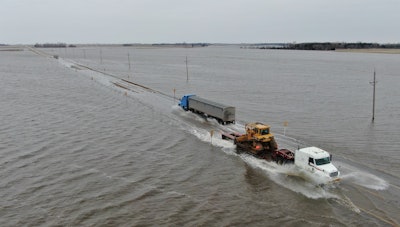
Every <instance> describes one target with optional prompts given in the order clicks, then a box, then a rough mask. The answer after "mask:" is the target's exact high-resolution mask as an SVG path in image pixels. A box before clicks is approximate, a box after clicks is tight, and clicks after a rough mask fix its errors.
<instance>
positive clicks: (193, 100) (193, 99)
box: [179, 94, 236, 124]
mask: <svg viewBox="0 0 400 227" xmlns="http://www.w3.org/2000/svg"><path fill="white" fill-rule="evenodd" d="M179 106H181V107H182V108H183V109H184V110H186V111H191V112H193V113H197V114H200V115H202V116H205V117H211V118H215V119H216V120H217V121H218V122H219V123H220V124H231V123H235V110H236V109H235V107H233V106H227V105H224V104H221V103H217V102H214V101H210V100H207V99H204V98H201V97H198V96H197V95H193V94H188V95H184V96H183V97H182V98H181V101H180V103H179Z"/></svg>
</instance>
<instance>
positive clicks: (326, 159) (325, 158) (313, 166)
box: [294, 147, 340, 182]
mask: <svg viewBox="0 0 400 227" xmlns="http://www.w3.org/2000/svg"><path fill="white" fill-rule="evenodd" d="M331 159H332V156H331V155H329V153H328V152H327V151H324V150H322V149H320V148H318V147H306V148H301V149H298V150H296V152H295V159H294V164H295V165H296V166H298V167H300V168H302V169H304V170H307V171H309V172H311V173H313V174H316V175H317V176H319V177H323V178H324V179H326V180H327V181H328V182H331V181H338V180H339V174H340V173H339V171H338V169H337V168H336V167H335V166H334V165H333V164H332V163H331Z"/></svg>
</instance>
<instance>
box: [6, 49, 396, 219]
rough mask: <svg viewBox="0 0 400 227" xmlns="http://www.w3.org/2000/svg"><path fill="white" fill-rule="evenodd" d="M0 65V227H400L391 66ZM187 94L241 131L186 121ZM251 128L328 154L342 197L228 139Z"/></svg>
mask: <svg viewBox="0 0 400 227" xmlns="http://www.w3.org/2000/svg"><path fill="white" fill-rule="evenodd" d="M54 56H57V58H54ZM186 59H187V63H188V64H187V66H188V67H187V70H186ZM0 62H1V63H0V80H1V83H0V93H1V94H0V105H1V107H2V111H1V124H0V163H1V164H0V173H1V176H2V177H3V179H2V181H1V183H0V195H1V197H2V198H3V199H2V201H1V202H0V208H1V209H0V225H1V226H21V225H32V226H40V225H42V226H54V225H67V226H91V225H96V226H102V225H104V226H110V225H111V226H136V225H138V226H139V225H140V226H142V225H144V226H147V225H156V226H159V225H166V226H182V225H184V226H199V225H203V226H227V225H229V226H244V225H251V226H306V225H307V226H324V225H331V226H399V223H400V218H399V216H398V213H399V212H400V208H399V207H400V203H399V201H400V155H399V152H400V142H399V140H398V139H399V138H400V132H399V130H398V128H399V127H400V121H399V119H400V111H399V110H400V102H399V100H400V90H399V89H398V85H399V84H400V75H399V72H400V64H399V63H400V58H399V56H398V55H388V54H376V53H375V54H362V53H347V52H312V51H289V50H287V51H286V50H280V51H279V50H254V49H253V50H252V49H240V48H238V47H236V46H210V47H204V48H153V47H152V48H138V47H104V46H103V47H96V46H92V47H79V48H58V49H38V50H34V51H33V50H31V49H29V48H23V49H22V50H20V51H0ZM374 70H376V73H377V80H378V84H377V95H376V102H377V103H376V118H375V121H374V122H371V117H372V86H371V85H370V83H369V82H370V81H371V80H372V78H373V72H374ZM121 79H123V80H121ZM127 81H128V82H127ZM130 82H131V83H130ZM174 90H175V94H174ZM187 93H193V94H197V95H199V96H201V97H204V98H207V99H211V100H214V101H217V102H221V103H225V104H229V105H232V106H235V107H236V118H237V122H236V124H235V125H229V126H222V125H219V124H217V122H216V121H214V120H205V119H203V118H201V117H199V116H197V115H194V114H192V113H188V112H185V111H183V110H182V109H181V108H180V107H178V106H177V99H178V98H180V97H181V96H182V95H184V94H187ZM174 97H175V99H174ZM253 121H261V122H264V123H267V124H270V125H271V126H272V132H273V133H274V134H275V135H276V138H277V140H278V144H279V146H280V147H287V148H290V149H294V148H296V147H298V146H309V145H313V146H317V147H320V148H322V149H324V150H327V151H329V152H330V153H332V154H333V163H334V164H335V165H336V166H337V167H338V168H339V170H340V171H341V176H342V180H341V182H340V184H338V185H334V186H330V187H323V188H321V187H317V186H315V185H313V184H312V183H310V182H309V181H306V180H304V179H302V178H298V177H293V176H291V175H290V173H292V172H293V171H296V170H295V169H293V166H279V165H276V164H275V163H270V162H266V161H262V160H259V159H256V158H254V157H252V156H249V155H246V154H237V153H236V152H235V150H236V149H235V146H234V145H233V144H232V143H230V142H229V141H224V140H221V139H220V137H219V134H218V131H219V130H226V129H229V130H237V131H240V130H243V127H244V124H245V123H247V122H253ZM285 121H287V122H288V127H287V128H286V129H285V135H284V128H283V125H284V122H285ZM211 130H214V131H215V132H216V133H215V134H214V135H213V137H212V138H211V137H210V131H211Z"/></svg>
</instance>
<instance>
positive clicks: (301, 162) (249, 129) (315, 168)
mask: <svg viewBox="0 0 400 227" xmlns="http://www.w3.org/2000/svg"><path fill="white" fill-rule="evenodd" d="M245 130H246V133H245V134H239V133H232V132H231V133H228V132H221V135H222V139H230V140H233V142H234V144H236V147H237V149H238V151H245V152H247V153H249V154H251V155H253V156H255V157H257V158H260V159H265V160H267V161H275V162H277V163H278V164H294V165H296V166H297V167H299V169H302V170H305V172H307V173H309V174H310V175H312V176H317V177H318V178H319V179H321V181H322V182H324V183H329V182H336V181H339V180H340V178H339V171H338V169H337V168H336V167H335V166H334V165H333V164H332V163H331V161H332V156H331V155H330V154H329V153H328V152H327V151H324V150H322V149H320V148H317V147H306V148H301V149H300V148H299V149H297V150H296V151H294V152H292V151H290V150H288V149H278V145H277V143H276V142H275V139H274V135H273V134H272V133H271V132H270V126H269V125H266V124H263V123H259V122H255V123H249V124H246V126H245Z"/></svg>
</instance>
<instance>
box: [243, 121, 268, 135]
mask: <svg viewBox="0 0 400 227" xmlns="http://www.w3.org/2000/svg"><path fill="white" fill-rule="evenodd" d="M269 128H270V126H269V125H266V124H263V123H259V122H256V123H249V124H247V125H246V132H247V133H252V134H255V135H256V136H260V135H268V134H270V133H269Z"/></svg>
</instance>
